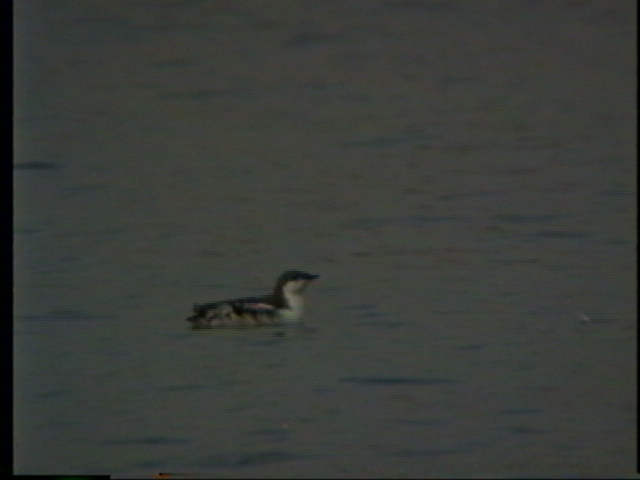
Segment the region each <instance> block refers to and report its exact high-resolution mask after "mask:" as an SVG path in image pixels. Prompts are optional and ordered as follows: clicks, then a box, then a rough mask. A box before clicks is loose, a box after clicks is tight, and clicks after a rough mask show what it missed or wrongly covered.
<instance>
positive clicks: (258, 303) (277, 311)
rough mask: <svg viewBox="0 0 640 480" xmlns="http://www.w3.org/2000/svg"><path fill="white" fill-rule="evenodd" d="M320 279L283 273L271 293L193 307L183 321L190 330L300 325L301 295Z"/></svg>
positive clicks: (296, 271) (309, 274) (306, 274)
mask: <svg viewBox="0 0 640 480" xmlns="http://www.w3.org/2000/svg"><path fill="white" fill-rule="evenodd" d="M319 277H320V275H315V274H312V273H307V272H303V271H300V270H287V271H286V272H283V273H282V274H281V275H280V276H279V277H278V279H277V281H276V285H275V287H274V288H273V291H272V292H271V293H270V294H269V295H264V296H262V297H245V298H236V299H233V300H220V301H218V302H213V303H205V304H200V305H194V306H193V315H191V316H189V317H187V321H188V322H191V327H192V328H193V329H202V328H252V327H269V326H271V327H274V326H284V325H287V324H295V323H300V320H301V318H302V315H303V314H304V307H305V302H304V298H303V297H302V294H303V292H304V291H305V290H306V288H307V287H308V286H309V284H310V283H311V282H312V281H314V280H316V279H317V278H319Z"/></svg>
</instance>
